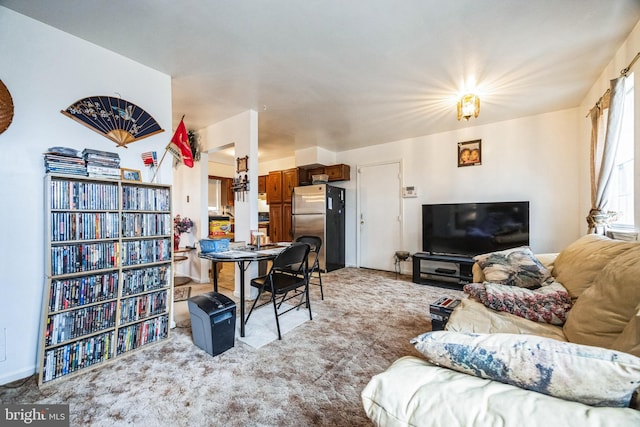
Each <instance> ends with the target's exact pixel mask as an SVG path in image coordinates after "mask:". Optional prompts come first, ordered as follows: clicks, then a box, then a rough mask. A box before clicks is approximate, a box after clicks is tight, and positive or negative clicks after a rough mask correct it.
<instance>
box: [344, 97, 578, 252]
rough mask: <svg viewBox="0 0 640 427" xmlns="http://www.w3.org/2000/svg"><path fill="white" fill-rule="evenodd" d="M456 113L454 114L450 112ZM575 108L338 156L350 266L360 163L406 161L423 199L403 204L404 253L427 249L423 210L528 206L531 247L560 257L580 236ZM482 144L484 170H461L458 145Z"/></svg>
mask: <svg viewBox="0 0 640 427" xmlns="http://www.w3.org/2000/svg"><path fill="white" fill-rule="evenodd" d="M452 114H453V113H452ZM578 117H579V111H578V110H577V109H571V110H565V111H558V112H555V113H548V114H542V115H538V116H532V117H525V118H522V119H516V120H509V121H505V122H499V123H493V124H489V125H484V126H476V127H465V128H464V129H461V130H459V131H453V132H445V133H439V134H435V135H429V136H423V137H419V138H412V139H407V140H402V141H395V142H390V143H386V144H382V145H376V146H374V147H368V148H361V149H357V150H351V151H345V152H341V153H338V155H337V161H338V162H339V163H346V164H349V165H351V180H350V181H348V182H345V183H343V184H344V185H343V184H342V183H341V184H340V186H342V187H345V188H346V189H347V192H346V197H347V209H346V215H347V220H346V221H347V223H346V234H347V242H346V258H347V259H346V263H347V264H348V265H357V253H356V235H357V228H356V227H357V224H358V222H357V220H356V174H357V168H358V166H359V165H365V164H372V163H377V162H382V161H390V160H401V161H402V169H403V177H402V181H403V184H402V185H403V186H407V185H413V186H416V187H417V189H418V197H417V198H414V199H411V198H408V199H402V203H403V217H404V227H403V236H402V238H403V242H404V249H405V250H407V251H410V252H412V253H413V252H417V251H421V250H422V243H421V241H422V240H421V239H422V229H421V228H422V225H421V224H422V222H421V221H422V219H421V205H422V204H425V203H445V202H490V201H511V200H512V201H517V200H529V201H530V202H531V205H530V210H531V212H530V217H531V247H532V249H533V250H534V251H535V252H557V251H559V250H560V249H562V248H563V247H564V246H565V245H567V244H568V243H570V242H571V241H573V240H575V239H576V238H577V237H578V236H579V231H580V229H579V227H578V221H576V218H577V217H578V216H579V211H578V205H579V203H578V202H579V196H578V192H579V191H578V190H579V182H578V180H579V174H578V165H577V164H576V160H575V159H576V151H577V148H578V144H579V141H578V130H577V126H578ZM474 139H481V140H482V165H481V166H473V167H462V168H459V167H458V165H457V143H458V142H461V141H469V140H474Z"/></svg>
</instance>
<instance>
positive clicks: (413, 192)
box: [402, 185, 418, 198]
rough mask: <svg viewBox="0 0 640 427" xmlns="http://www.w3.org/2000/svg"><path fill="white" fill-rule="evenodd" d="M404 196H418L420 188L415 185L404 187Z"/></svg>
mask: <svg viewBox="0 0 640 427" xmlns="http://www.w3.org/2000/svg"><path fill="white" fill-rule="evenodd" d="M402 197H404V198H407V197H418V189H417V188H416V187H414V186H413V185H411V186H406V187H402Z"/></svg>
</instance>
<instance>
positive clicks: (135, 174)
mask: <svg viewBox="0 0 640 427" xmlns="http://www.w3.org/2000/svg"><path fill="white" fill-rule="evenodd" d="M120 177H121V178H122V180H123V181H142V177H141V176H140V171H139V170H135V169H125V168H120Z"/></svg>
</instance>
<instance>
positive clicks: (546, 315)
mask: <svg viewBox="0 0 640 427" xmlns="http://www.w3.org/2000/svg"><path fill="white" fill-rule="evenodd" d="M463 289H464V291H465V292H466V293H468V294H469V295H470V296H472V297H473V298H475V299H476V300H478V301H480V302H482V303H483V304H484V305H486V306H487V307H489V308H491V309H493V310H497V311H504V312H506V313H511V314H515V315H516V316H520V317H524V318H525V319H529V320H533V321H534V322H543V323H550V324H552V325H564V322H566V320H567V315H568V314H569V310H570V309H571V297H570V296H569V292H567V290H566V289H565V287H564V286H562V285H561V284H560V283H558V282H553V283H552V284H550V285H547V286H544V287H542V288H538V289H525V288H518V287H517V286H507V285H500V284H498V283H491V282H484V283H470V284H468V285H465V286H464V288H463Z"/></svg>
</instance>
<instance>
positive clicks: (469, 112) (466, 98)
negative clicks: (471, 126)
mask: <svg viewBox="0 0 640 427" xmlns="http://www.w3.org/2000/svg"><path fill="white" fill-rule="evenodd" d="M478 114H480V98H478V96H477V95H474V94H473V93H468V94H466V95H463V96H462V97H461V98H460V100H459V101H458V120H460V119H461V118H464V119H465V120H469V118H470V117H471V116H473V117H478Z"/></svg>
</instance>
